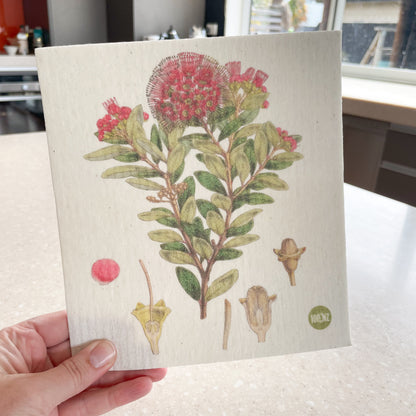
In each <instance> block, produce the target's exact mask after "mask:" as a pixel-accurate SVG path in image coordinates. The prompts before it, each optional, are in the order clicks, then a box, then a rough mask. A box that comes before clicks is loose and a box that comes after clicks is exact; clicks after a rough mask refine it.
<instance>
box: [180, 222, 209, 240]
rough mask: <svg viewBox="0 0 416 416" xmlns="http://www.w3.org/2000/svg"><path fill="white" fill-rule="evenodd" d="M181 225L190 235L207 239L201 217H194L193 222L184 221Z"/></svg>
mask: <svg viewBox="0 0 416 416" xmlns="http://www.w3.org/2000/svg"><path fill="white" fill-rule="evenodd" d="M181 225H182V227H183V229H184V231H185V233H186V234H187V235H188V236H189V237H200V238H204V239H206V240H207V238H206V235H205V231H204V225H203V224H202V220H201V218H199V217H196V218H194V221H193V222H192V224H189V223H186V222H184V223H182V224H181ZM208 241H209V240H208Z"/></svg>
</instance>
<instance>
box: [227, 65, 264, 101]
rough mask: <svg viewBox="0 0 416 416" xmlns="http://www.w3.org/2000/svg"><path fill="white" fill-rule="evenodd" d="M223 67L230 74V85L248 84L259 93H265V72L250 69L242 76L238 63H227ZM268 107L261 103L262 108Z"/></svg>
mask: <svg viewBox="0 0 416 416" xmlns="http://www.w3.org/2000/svg"><path fill="white" fill-rule="evenodd" d="M225 67H226V68H227V71H228V72H229V74H230V83H243V82H250V83H251V84H252V85H253V86H254V87H256V88H258V89H260V90H261V92H267V87H266V86H265V85H264V83H265V82H266V81H267V78H269V76H268V75H267V74H266V73H265V72H263V71H260V70H259V69H258V70H255V69H254V68H252V67H250V68H248V69H247V70H246V71H245V72H244V73H243V74H242V73H241V62H240V61H232V62H228V63H227V64H225ZM268 107H269V102H268V101H266V100H265V101H264V102H263V108H268Z"/></svg>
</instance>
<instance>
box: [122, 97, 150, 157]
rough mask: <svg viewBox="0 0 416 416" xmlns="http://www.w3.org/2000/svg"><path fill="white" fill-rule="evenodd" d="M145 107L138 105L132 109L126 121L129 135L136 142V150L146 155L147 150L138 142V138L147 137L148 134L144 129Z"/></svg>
mask: <svg viewBox="0 0 416 416" xmlns="http://www.w3.org/2000/svg"><path fill="white" fill-rule="evenodd" d="M142 124H143V107H142V106H141V105H138V106H136V107H134V108H133V110H132V111H131V113H130V115H129V118H128V119H127V122H126V131H127V135H128V136H129V137H130V139H131V140H133V142H134V143H135V144H136V146H135V150H136V151H137V152H138V153H139V155H140V156H145V155H146V152H145V150H144V149H143V148H142V147H141V146H140V144H139V143H138V139H139V138H140V139H144V140H147V139H146V134H145V132H144V129H143V126H142Z"/></svg>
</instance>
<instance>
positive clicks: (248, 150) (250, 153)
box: [244, 139, 257, 175]
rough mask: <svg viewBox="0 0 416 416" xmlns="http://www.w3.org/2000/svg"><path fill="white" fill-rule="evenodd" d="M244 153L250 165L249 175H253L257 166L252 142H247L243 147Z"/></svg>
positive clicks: (250, 140)
mask: <svg viewBox="0 0 416 416" xmlns="http://www.w3.org/2000/svg"><path fill="white" fill-rule="evenodd" d="M244 153H245V154H246V156H247V159H248V161H249V163H250V174H251V175H253V174H254V172H255V170H256V166H257V160H256V153H255V152H254V140H252V139H249V140H247V142H246V144H245V145H244Z"/></svg>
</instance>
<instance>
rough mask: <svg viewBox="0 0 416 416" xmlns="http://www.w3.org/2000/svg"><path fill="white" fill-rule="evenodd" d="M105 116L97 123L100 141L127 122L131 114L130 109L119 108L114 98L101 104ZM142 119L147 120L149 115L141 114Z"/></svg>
mask: <svg viewBox="0 0 416 416" xmlns="http://www.w3.org/2000/svg"><path fill="white" fill-rule="evenodd" d="M103 106H104V108H105V109H106V111H107V114H106V115H105V116H104V117H103V118H100V119H99V120H98V121H97V127H98V139H99V140H100V141H102V140H103V139H104V135H105V133H107V132H112V131H113V130H114V129H115V128H116V127H117V126H118V125H119V124H120V122H121V121H123V120H127V119H128V118H129V116H130V113H131V108H130V107H120V106H119V105H118V103H117V100H116V99H115V98H110V99H108V100H107V101H106V102H105V103H103ZM143 118H144V119H145V120H147V119H148V118H149V114H147V113H143Z"/></svg>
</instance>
